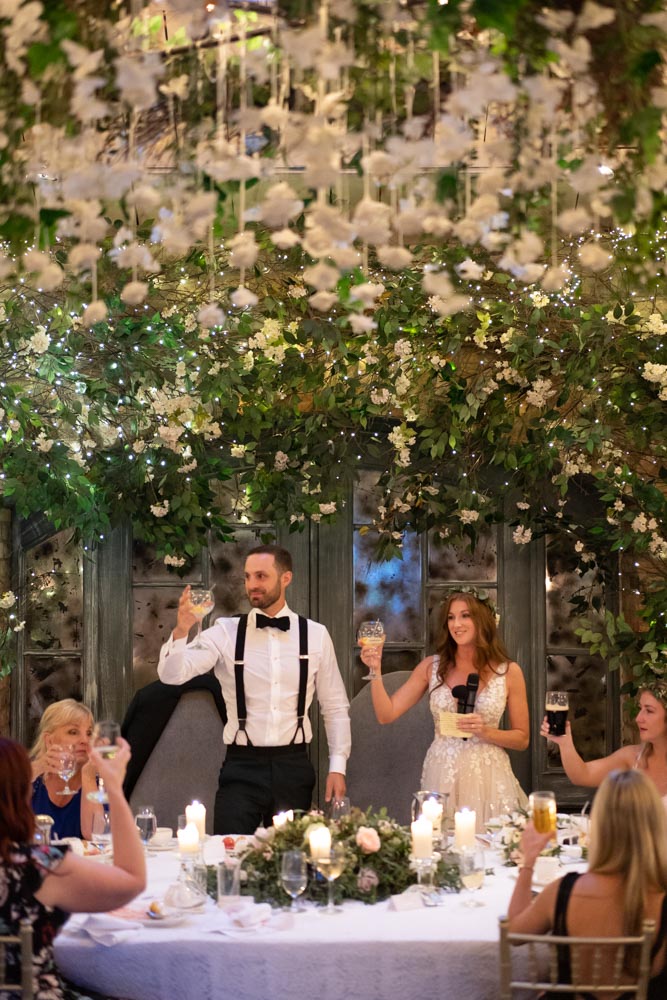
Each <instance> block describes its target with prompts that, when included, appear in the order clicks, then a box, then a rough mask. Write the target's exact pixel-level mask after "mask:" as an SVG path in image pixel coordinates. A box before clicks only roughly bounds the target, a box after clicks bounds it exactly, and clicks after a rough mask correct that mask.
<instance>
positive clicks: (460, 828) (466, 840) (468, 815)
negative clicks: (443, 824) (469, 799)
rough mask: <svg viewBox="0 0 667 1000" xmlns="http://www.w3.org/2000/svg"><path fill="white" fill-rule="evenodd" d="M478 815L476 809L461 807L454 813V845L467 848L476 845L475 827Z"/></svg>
mask: <svg viewBox="0 0 667 1000" xmlns="http://www.w3.org/2000/svg"><path fill="white" fill-rule="evenodd" d="M476 825H477V816H476V815H475V810H474V809H461V810H459V812H457V813H454V847H458V848H459V849H461V848H466V847H474V846H475V827H476Z"/></svg>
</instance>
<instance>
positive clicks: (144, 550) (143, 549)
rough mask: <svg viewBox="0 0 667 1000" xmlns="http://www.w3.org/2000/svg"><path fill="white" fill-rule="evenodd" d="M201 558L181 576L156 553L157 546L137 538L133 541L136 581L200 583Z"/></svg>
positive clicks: (133, 577)
mask: <svg viewBox="0 0 667 1000" xmlns="http://www.w3.org/2000/svg"><path fill="white" fill-rule="evenodd" d="M201 565H202V563H201V559H196V560H195V563H194V566H192V567H190V569H188V571H187V572H186V573H184V574H183V575H182V576H179V575H178V574H177V573H176V571H175V570H173V569H169V567H168V566H166V565H165V562H164V559H163V558H162V557H160V558H158V557H157V556H156V555H155V548H154V547H153V546H152V545H148V544H147V543H146V542H144V541H141V539H139V538H135V539H134V541H133V542H132V579H133V580H134V582H135V583H162V582H164V583H178V582H179V581H182V582H183V586H185V584H186V583H199V582H200V580H201Z"/></svg>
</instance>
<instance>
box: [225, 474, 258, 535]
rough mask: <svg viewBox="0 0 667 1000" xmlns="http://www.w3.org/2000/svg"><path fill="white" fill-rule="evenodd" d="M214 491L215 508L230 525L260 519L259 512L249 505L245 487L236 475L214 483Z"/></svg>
mask: <svg viewBox="0 0 667 1000" xmlns="http://www.w3.org/2000/svg"><path fill="white" fill-rule="evenodd" d="M214 493H215V508H216V510H217V511H218V512H219V513H220V514H221V516H222V517H224V518H226V519H227V520H228V521H229V523H230V524H231V525H234V524H254V523H255V522H258V521H259V520H260V518H259V514H258V513H257V512H256V511H254V510H252V509H251V507H250V502H249V500H248V494H247V488H246V486H245V485H244V484H243V483H242V482H241V480H240V477H239V476H238V475H234V476H232V477H231V478H230V479H225V480H219V481H218V482H217V483H216V484H215V487H214Z"/></svg>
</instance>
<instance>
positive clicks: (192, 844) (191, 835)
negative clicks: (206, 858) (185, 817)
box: [177, 823, 199, 854]
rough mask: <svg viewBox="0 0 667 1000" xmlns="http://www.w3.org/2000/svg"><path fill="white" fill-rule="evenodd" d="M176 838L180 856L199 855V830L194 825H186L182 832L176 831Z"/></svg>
mask: <svg viewBox="0 0 667 1000" xmlns="http://www.w3.org/2000/svg"><path fill="white" fill-rule="evenodd" d="M177 836H178V849H179V851H180V852H181V854H198V853H199V830H198V829H197V827H196V826H195V824H194V823H186V825H185V827H184V828H183V829H182V830H178V831H177Z"/></svg>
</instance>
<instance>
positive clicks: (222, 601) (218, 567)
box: [209, 528, 289, 621]
mask: <svg viewBox="0 0 667 1000" xmlns="http://www.w3.org/2000/svg"><path fill="white" fill-rule="evenodd" d="M269 530H270V529H268V528H267V529H266V531H269ZM255 545H261V538H260V537H259V530H251V529H248V530H243V529H240V530H238V531H235V532H234V542H231V543H230V542H227V543H225V542H219V541H217V540H212V541H211V547H210V550H209V551H210V557H211V584H212V585H213V587H214V590H213V596H214V597H215V607H214V609H213V612H212V615H211V621H215V619H216V618H220V617H223V618H228V617H230V616H231V615H237V614H238V613H239V612H240V611H247V610H248V607H249V605H248V598H247V597H246V592H245V560H246V556H247V554H248V551H249V550H250V549H252V548H254V547H255ZM288 603H289V594H288Z"/></svg>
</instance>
